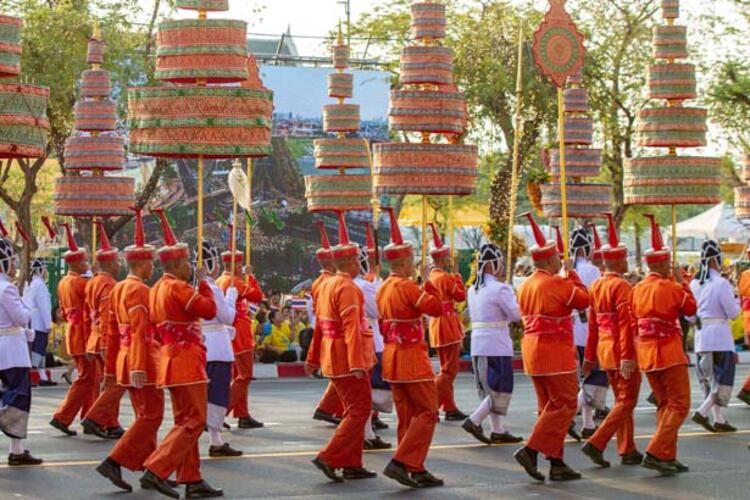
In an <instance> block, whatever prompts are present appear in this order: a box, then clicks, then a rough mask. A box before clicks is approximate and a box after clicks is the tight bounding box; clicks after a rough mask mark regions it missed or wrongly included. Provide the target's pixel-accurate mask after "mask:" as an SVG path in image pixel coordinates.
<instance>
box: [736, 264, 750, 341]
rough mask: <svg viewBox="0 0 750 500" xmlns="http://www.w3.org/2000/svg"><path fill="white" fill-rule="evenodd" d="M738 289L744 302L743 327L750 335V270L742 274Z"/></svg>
mask: <svg viewBox="0 0 750 500" xmlns="http://www.w3.org/2000/svg"><path fill="white" fill-rule="evenodd" d="M738 288H739V291H740V300H741V301H742V326H743V327H744V330H745V334H750V269H748V270H747V271H743V272H742V275H741V276H740V284H739V287H738Z"/></svg>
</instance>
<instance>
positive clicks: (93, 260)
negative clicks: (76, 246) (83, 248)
mask: <svg viewBox="0 0 750 500" xmlns="http://www.w3.org/2000/svg"><path fill="white" fill-rule="evenodd" d="M96 236H97V224H96V217H92V218H91V269H93V268H94V266H96Z"/></svg>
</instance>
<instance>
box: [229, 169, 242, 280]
mask: <svg viewBox="0 0 750 500" xmlns="http://www.w3.org/2000/svg"><path fill="white" fill-rule="evenodd" d="M232 168H240V161H239V160H234V164H233V165H232ZM229 238H230V242H229V251H230V252H231V253H232V260H231V263H232V264H231V269H232V276H236V275H237V273H236V271H237V262H236V261H235V260H234V253H235V251H236V250H237V198H235V197H234V196H232V230H231V231H230V234H229Z"/></svg>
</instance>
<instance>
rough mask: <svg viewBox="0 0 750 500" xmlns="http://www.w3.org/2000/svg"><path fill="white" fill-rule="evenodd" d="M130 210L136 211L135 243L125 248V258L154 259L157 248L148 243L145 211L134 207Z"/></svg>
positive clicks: (129, 259)
mask: <svg viewBox="0 0 750 500" xmlns="http://www.w3.org/2000/svg"><path fill="white" fill-rule="evenodd" d="M130 210H132V211H133V212H135V231H134V238H133V239H134V240H135V244H134V245H131V246H129V247H126V248H125V251H124V253H125V260H128V261H131V260H154V253H155V252H156V248H154V247H152V246H151V245H146V237H145V234H144V231H143V213H142V209H140V208H135V207H132V208H131V209H130Z"/></svg>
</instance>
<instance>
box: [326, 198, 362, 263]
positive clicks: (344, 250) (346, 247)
mask: <svg viewBox="0 0 750 500" xmlns="http://www.w3.org/2000/svg"><path fill="white" fill-rule="evenodd" d="M336 215H337V216H338V218H339V244H338V245H336V246H335V247H333V249H332V253H333V258H334V260H341V259H346V258H349V257H354V256H358V255H359V246H357V245H356V244H354V243H352V242H351V241H349V229H348V228H347V227H346V217H345V216H344V211H343V210H338V211H337V212H336Z"/></svg>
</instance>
